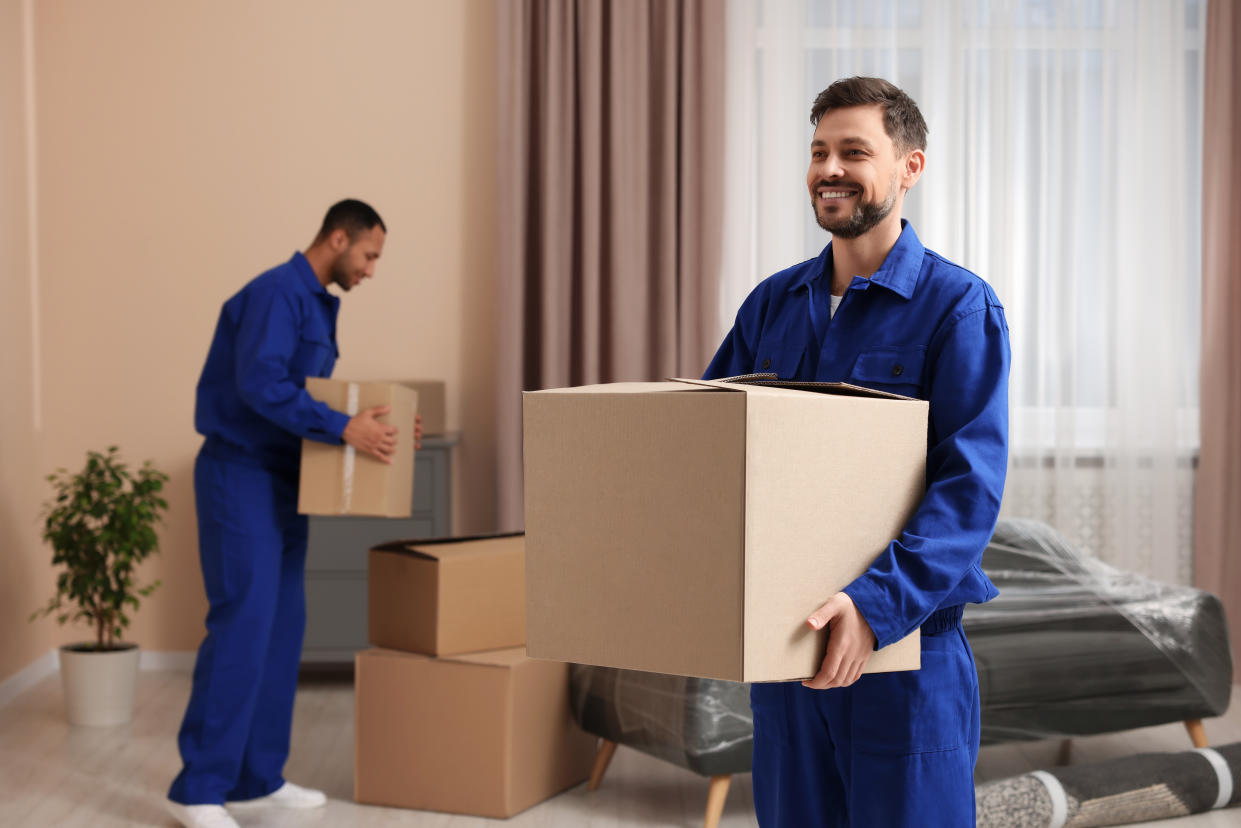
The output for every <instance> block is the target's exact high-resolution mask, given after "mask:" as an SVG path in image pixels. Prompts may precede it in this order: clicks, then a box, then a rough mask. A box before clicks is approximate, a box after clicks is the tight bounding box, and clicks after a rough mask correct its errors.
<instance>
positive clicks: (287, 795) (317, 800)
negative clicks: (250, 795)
mask: <svg viewBox="0 0 1241 828" xmlns="http://www.w3.org/2000/svg"><path fill="white" fill-rule="evenodd" d="M326 804H327V796H326V795H325V794H324V793H323V791H316V790H315V789H314V788H303V787H302V786H301V785H294V784H293V783H292V782H285V783H284V784H283V785H281V786H280V787H279V788H277V789H276V790H274V791H272V792H271V793H269V794H268V795H267V796H260V797H257V798H255V799H243V800H240V801H238V802H229V803H228V807H230V808H236V809H237V810H245V809H247V808H269V807H270V808H321V807H323V806H324V805H326Z"/></svg>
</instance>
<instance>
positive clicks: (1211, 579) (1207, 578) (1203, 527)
mask: <svg viewBox="0 0 1241 828" xmlns="http://www.w3.org/2000/svg"><path fill="white" fill-rule="evenodd" d="M1205 62H1206V75H1205V78H1204V81H1205V88H1204V93H1203V131H1202V132H1203V152H1202V172H1203V182H1202V374H1201V392H1200V394H1201V403H1200V407H1201V418H1202V419H1201V440H1202V444H1201V450H1200V452H1199V461H1198V474H1197V477H1196V480H1195V495H1194V523H1195V525H1194V580H1195V583H1196V585H1197V586H1199V587H1201V588H1202V589H1206V590H1209V591H1211V592H1214V593H1215V594H1216V595H1218V596H1219V597H1220V598H1221V599H1222V600H1223V602H1224V608H1225V610H1226V611H1227V613H1228V623H1229V628H1230V629H1229V635H1230V637H1231V640H1232V646H1233V650H1234V651H1236V649H1237V647H1238V646H1239V645H1241V162H1239V161H1238V159H1237V150H1236V147H1237V135H1238V134H1241V10H1239V9H1238V6H1237V4H1236V3H1233V2H1229V1H1228V0H1222V2H1216V1H1215V0H1212V2H1210V3H1209V4H1208V5H1207V30H1206V61H1205ZM1234 680H1236V681H1241V659H1234Z"/></svg>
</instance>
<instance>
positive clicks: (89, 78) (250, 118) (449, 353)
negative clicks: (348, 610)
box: [0, 0, 495, 679]
mask: <svg viewBox="0 0 1241 828" xmlns="http://www.w3.org/2000/svg"><path fill="white" fill-rule="evenodd" d="M0 2H4V3H5V4H6V5H5V7H4V8H5V13H6V15H9V14H10V10H9V6H15V7H16V6H17V4H16V3H14V2H13V0H0ZM34 9H35V15H34V32H35V54H36V60H35V77H36V101H37V115H36V122H37V127H38V140H37V151H38V156H39V162H38V167H37V180H38V190H37V192H38V200H39V210H38V223H39V225H38V226H39V242H38V255H39V272H38V285H39V290H40V293H41V303H42V314H41V317H40V323H41V326H42V338H41V345H42V378H43V384H44V391H45V395H44V426H45V428H44V432H43V433H44V435H45V437H46V440H45V445H46V452H45V455H42V456H41V455H39V454H38V453H37V451H36V449H37V447H38V442H37V441H31V442H32V448H30V449H27V450H26V452H27V454H26V456H24V457H22V458H20V462H19V463H17V464H16V465H17V468H18V469H20V474H21V479H20V480H10V479H9V477H5V478H4V489H3V492H2V494H3V508H4V509H6V510H9V509H15V510H17V511H18V512H20V513H21V514H22V515H24V514H26V512H28V511H29V509H30V503H29V499H28V498H27V499H25V500H22V499H21V497H22V496H24V495H22V494H21V491H20V488H21V481H23V480H25V481H28V479H29V478H30V469H31V468H32V467H34V466H38V467H39V470H40V471H42V467H43V466H45V465H46V466H55V465H62V464H76V463H78V462H79V458H80V457H81V456H82V455H83V453H84V452H85V451H86V450H87V449H89V448H100V447H104V446H107V445H109V444H112V443H115V444H118V445H119V446H120V447H121V449H122V452H123V453H124V455H125V456H126V457H127V458H129V459H131V460H133V461H140V460H142V459H145V458H152V459H154V460H155V461H156V463H157V464H158V465H159V466H161V467H162V468H163V469H164V470H165V471H167V472H168V473H169V474H170V475H171V476H172V482H171V484H170V487H169V489H168V494H169V500H170V503H171V512H170V514H169V516H168V520H167V525H166V527H165V530H164V532H163V536H162V537H163V553H162V555H161V557H160V558H158V559H157V560H155V561H153V562H151V563H150V564H149V565H148V566H147V567H146V570H145V572H144V574H145V575H146V576H148V577H150V578H159V579H161V580H162V581H163V586H162V588H161V589H160V590H159V591H157V592H156V593H155V595H154V596H152V598H151V599H149V601H148V602H147V603H146V605H144V607H143V609H142V611H141V612H140V613H139V614H138V615H137V618H136V621H135V626H134V630H133V634H132V636H131V638H132V639H133V640H136V641H138V642H139V643H140V644H141V645H142V646H143V647H144V648H146V649H150V650H189V649H193V648H194V647H196V646H197V644H198V641H199V640H200V638H201V630H202V620H203V614H204V612H205V607H206V604H205V600H204V598H203V597H202V584H201V579H200V576H199V574H198V565H197V557H196V556H197V548H196V541H195V534H194V533H195V520H194V510H193V502H192V481H191V467H192V462H193V456H194V452H195V450H196V448H197V445H198V441H199V439H198V437H197V435H195V433H194V431H193V425H192V415H193V393H194V383H195V381H196V379H197V375H198V371H199V370H200V368H201V366H202V361H203V358H204V356H205V354H206V348H207V345H208V342H209V339H210V336H211V331H212V328H213V326H214V324H215V320H216V315H217V314H218V312H219V307H220V304H221V303H222V302H223V300H224V299H225V298H227V296H228V295H230V294H231V293H232V292H234V291H235V290H237V289H238V288H239V287H241V285H242V284H243V283H244V282H245V281H247V280H248V279H249V278H250V277H252V276H254V275H256V274H257V273H259V272H260V271H262V270H264V269H266V268H268V267H270V266H271V265H274V264H277V263H279V262H282V261H284V260H285V259H287V258H288V256H289V255H290V254H291V253H292V252H293V250H295V249H303V248H304V247H305V246H306V244H307V243H308V242H309V241H310V239H311V237H312V236H313V234H314V231H315V230H316V229H317V225H318V222H319V220H320V219H321V218H322V214H323V211H324V210H325V209H326V208H327V206H328V205H329V204H330V203H332V202H333V201H335V200H336V199H338V198H342V197H347V196H355V197H358V198H362V199H365V200H367V201H369V202H370V203H371V204H373V205H374V206H375V207H376V209H378V210H379V211H380V213H381V214H382V215H383V217H384V220H385V222H386V223H387V225H388V228H389V235H388V241H387V245H386V247H385V250H384V256H383V259H382V260H381V262H380V265H379V268H378V270H377V274H376V277H375V279H374V280H372V281H370V282H367V283H365V284H363V285H362V286H361V287H359V288H357V289H356V290H355V291H353V292H352V293H351V294H350V295H348V296H346V297H345V298H344V301H343V304H342V309H341V320H340V328H339V340H340V345H341V351H342V357H341V360H340V362H339V363H338V364H337V368H336V376H338V377H349V378H360V379H367V378H379V377H394V376H408V377H424V378H432V377H441V378H443V379H445V380H447V382H448V388H449V396H448V420H449V427H450V428H457V429H460V430H462V432H463V439H462V443H461V444H460V447H459V448H458V456H457V467H456V471H457V475H456V482H457V485H456V487H455V488H456V492H455V494H456V498H455V501H456V509H455V510H454V511H455V512H456V515H455V517H456V521H455V527H454V528H455V529H456V530H458V531H485V530H488V529H490V528H491V527H492V525H493V524H494V494H493V491H492V482H491V481H492V480H493V479H494V451H493V436H492V435H493V431H494V414H493V412H494V408H495V406H494V400H493V395H494V392H493V386H494V381H493V380H494V360H493V358H492V350H493V334H492V328H493V319H494V310H493V301H492V295H493V289H492V288H493V266H492V264H493V262H492V255H493V254H492V236H493V229H492V228H493V220H492V216H493V210H492V207H491V204H492V195H493V191H494V187H495V165H494V161H493V152H492V135H491V134H490V129H491V112H492V111H493V109H494V94H495V92H494V79H493V76H494V58H493V42H494V19H493V15H494V12H493V11H492V5H491V2H490V1H489V0H470V1H469V2H464V3H457V2H452V3H444V2H440V1H439V0H417V1H413V0H387V1H386V2H385V1H384V0H363V1H362V2H346V0H316V1H315V2H310V1H309V0H267V1H266V2H263V3H253V2H248V0H180V1H179V2H176V3H163V2H154V0H109V2H107V3H98V2H94V0H34ZM11 28H12V27H10V26H8V25H4V26H0V30H2V31H3V32H4V34H3V35H2V36H0V37H3V38H5V42H4V43H3V44H2V46H3V47H8V46H9V45H10V44H9V43H8V42H7V41H8V39H10V38H12V37H14V35H12V34H10V29H11ZM17 28H18V31H20V27H17ZM3 54H4V57H3V58H0V59H2V60H4V63H3V64H2V65H3V66H4V70H3V75H2V77H0V84H3V88H4V90H5V97H4V99H3V101H4V105H5V110H4V113H3V114H4V116H5V117H4V118H3V123H4V124H6V126H5V127H4V129H5V130H8V129H9V126H7V125H8V124H9V123H10V119H9V118H8V117H7V115H8V114H9V112H10V111H15V110H13V106H17V102H15V103H14V104H12V105H10V103H9V98H10V97H11V96H10V95H9V87H10V86H13V87H15V88H16V87H17V86H18V85H19V83H20V66H10V64H13V63H14V59H13V58H11V57H10V55H11V54H12V53H11V51H10V49H8V48H3ZM19 100H20V99H17V101H19ZM6 135H7V132H6ZM22 158H23V155H22V153H21V151H19V150H16V149H14V150H12V151H10V150H9V148H8V144H7V142H6V144H5V146H4V155H3V158H0V164H2V165H3V169H4V170H5V172H6V174H7V173H8V172H9V171H10V168H12V170H13V172H14V174H16V175H19V176H20V175H21V174H22V173H23V168H22V165H21V163H20V162H21V159H22ZM10 190H12V188H6V190H5V192H6V195H5V196H4V198H5V199H6V201H5V203H4V204H3V205H2V206H0V210H3V218H4V224H3V226H0V234H10V233H20V232H21V231H22V228H23V226H24V224H23V219H22V211H21V209H20V208H21V207H22V204H21V203H17V204H9V203H8V199H9V198H10V196H8V195H7V193H8V192H10ZM10 213H13V216H12V218H11V220H10V218H9V214H10ZM15 249H16V250H19V251H20V247H17V248H15ZM4 254H5V255H6V256H8V255H11V254H10V248H9V246H8V245H5V247H4ZM6 263H7V260H6ZM13 269H15V268H14V267H12V266H11V267H10V270H13ZM22 307H24V306H22ZM22 307H18V308H16V309H12V310H10V309H9V308H8V307H6V309H5V310H4V311H3V313H5V314H6V316H5V318H4V322H6V323H8V322H9V321H10V319H9V316H8V315H9V314H12V315H14V320H13V321H15V322H18V323H20V324H17V325H13V326H10V325H9V324H5V325H4V330H5V336H6V344H8V343H7V338H14V339H20V333H21V329H22V325H26V338H27V339H29V326H28V321H27V320H25V319H24V318H22V314H23V313H24V311H23V310H22ZM20 345H21V343H15V344H14V347H15V348H16V349H17V351H18V352H20V353H24V354H26V355H27V356H25V357H24V358H23V359H22V360H20V362H21V363H22V365H21V367H20V368H14V369H12V370H18V371H19V373H21V372H25V373H24V374H22V376H16V377H9V376H8V375H7V374H6V378H7V379H10V380H11V381H16V382H18V384H19V386H20V382H21V381H22V379H23V376H25V375H26V374H29V372H30V370H31V369H30V364H31V359H30V358H29V356H28V352H29V350H30V348H29V346H28V345H27V347H26V349H25V351H22V350H21V348H20ZM7 370H10V369H9V368H8V367H7V361H6V371H7ZM25 381H26V382H27V383H29V379H28V378H27V379H26V380H25ZM5 399H6V403H5V405H6V408H5V409H4V416H5V420H4V424H5V426H6V434H5V440H4V446H5V448H6V449H7V448H8V443H9V437H10V436H12V431H11V429H10V427H18V426H20V424H21V421H22V417H23V416H24V417H25V418H26V420H28V419H29V412H28V410H26V408H24V407H20V406H15V405H14V404H13V403H11V402H7V401H8V400H10V399H11V397H10V395H8V394H6V395H5ZM10 408H12V409H13V410H12V411H10ZM21 433H22V432H21V431H20V428H18V434H19V435H20V434H21ZM6 459H7V458H6ZM7 465H8V464H7V463H6V471H7ZM5 517H6V518H7V517H8V516H7V515H6V516H5ZM5 526H6V527H7V526H8V522H7V520H6V522H5ZM5 532H6V533H7V532H9V530H8V529H7V528H6V530H5ZM28 534H29V533H27V536H28ZM3 537H4V538H5V540H6V542H7V541H8V535H7V534H6V535H4V536H3ZM15 540H17V539H15ZM36 558H40V556H36ZM38 578H39V575H38V571H37V570H36V572H35V574H33V575H30V576H27V580H38ZM4 632H5V633H6V634H5V636H4V637H5V640H6V641H7V640H8V638H9V636H8V634H7V633H8V632H9V630H8V629H7V628H6V629H5V630H4ZM22 634H23V636H24V638H25V639H27V640H29V641H32V642H34V643H33V644H30V645H29V646H26V645H25V644H24V643H23V645H22V647H21V652H20V654H17V655H14V656H13V657H11V658H10V657H9V656H8V653H7V652H6V651H0V655H3V656H4V658H2V659H0V679H2V678H3V677H4V676H5V675H8V674H11V673H12V672H13V670H14V669H16V668H19V667H21V666H23V662H22V659H23V658H25V659H26V660H27V661H29V658H30V654H31V653H34V655H35V656H37V655H38V654H39V653H40V652H41V651H42V650H43V649H46V647H47V646H48V644H47V641H48V639H49V635H60V633H51V634H49V633H47V632H46V631H44V630H42V629H39V628H38V627H37V626H36V627H31V628H30V629H29V630H26V629H23V630H22ZM67 637H69V634H68V633H65V634H64V635H61V638H67ZM3 647H4V648H5V650H7V649H8V647H9V645H8V644H5V645H3Z"/></svg>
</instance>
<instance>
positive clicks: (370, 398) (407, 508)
mask: <svg viewBox="0 0 1241 828" xmlns="http://www.w3.org/2000/svg"><path fill="white" fill-rule="evenodd" d="M306 391H307V392H309V394H310V396H312V397H314V398H315V399H316V400H319V401H320V402H323V403H327V404H328V405H329V406H331V407H332V408H334V409H336V410H337V411H340V412H342V413H344V414H348V415H349V416H351V417H352V416H353V415H355V414H357V413H358V412H359V411H365V410H366V409H368V408H372V407H374V406H376V405H390V406H392V411H391V412H389V413H388V414H387V415H385V416H383V417H380V418H379V422H382V423H390V424H393V425H395V426H396V427H397V441H396V455H395V456H394V457H393V458H392V462H391V463H383V462H381V461H379V460H377V459H376V458H374V457H371V456H370V455H369V454H364V453H362V452H359V451H357V450H355V449H354V448H353V446H348V445H343V444H342V445H331V444H329V443H320V442H318V441H317V440H302V471H301V479H300V483H299V485H298V496H297V510H298V511H299V512H301V513H302V514H304V515H371V516H374V517H409V516H410V514H411V512H412V511H413V495H414V439H413V437H414V415H415V413H416V412H417V410H418V392H416V391H414V390H413V389H412V388H409V387H407V386H405V385H402V384H400V383H383V382H347V381H344V380H333V379H325V378H323V377H308V378H307V379H306Z"/></svg>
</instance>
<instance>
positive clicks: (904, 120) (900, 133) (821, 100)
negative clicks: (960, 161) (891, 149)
mask: <svg viewBox="0 0 1241 828" xmlns="http://www.w3.org/2000/svg"><path fill="white" fill-rule="evenodd" d="M873 104H878V105H879V106H881V107H883V129H884V131H885V132H887V133H888V137H889V138H891V139H892V143H893V144H895V145H896V152H897V154H898V155H904V154H905V153H907V152H909V151H910V150H914V149H919V150H925V149H926V121H924V120H923V119H922V113H921V112H919V111H918V105H917V104H916V103H914V100H913V98H911V97H909V96H908V95H906V94H905V93H904V92H902V91H901V90H900V88H899V87H898V86H896V85H895V84H891V83H889V82H888V81H886V80H884V79H883V78H861V77H855V78H842V79H841V80H838V81H836V82H835V83H833V84H832V85H831V86H829V87H827V88H826V89H824V90H823V91H822V92H820V93H819V97H817V98H815V99H814V106H812V107H810V123H812V124H813V125H815V126H818V125H819V121H820V120H822V119H823V116H824V115H826V114H827V113H828V112H830V111H831V110H833V109H844V108H845V107H849V106H871V105H873Z"/></svg>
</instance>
